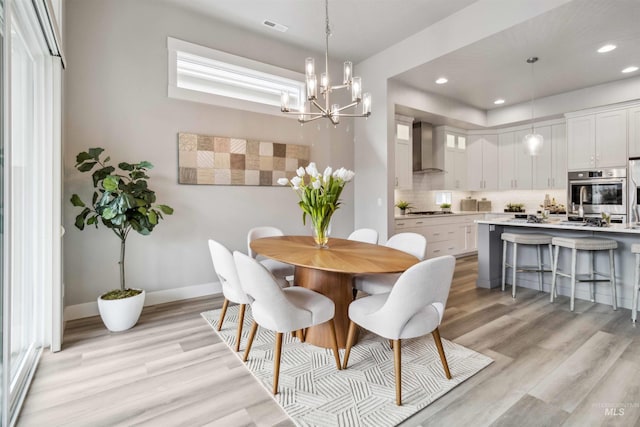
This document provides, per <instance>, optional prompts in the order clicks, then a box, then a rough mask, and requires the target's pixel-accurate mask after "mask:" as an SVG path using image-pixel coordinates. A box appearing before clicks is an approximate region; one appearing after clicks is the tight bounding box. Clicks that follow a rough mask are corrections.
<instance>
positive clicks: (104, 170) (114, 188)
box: [71, 147, 173, 332]
mask: <svg viewBox="0 0 640 427" xmlns="http://www.w3.org/2000/svg"><path fill="white" fill-rule="evenodd" d="M103 152H104V149H103V148H100V147H97V148H90V149H89V150H87V151H83V152H81V153H80V154H78V155H77V156H76V168H77V169H78V170H79V171H80V172H90V171H93V173H92V175H91V178H92V182H93V188H94V191H93V197H92V199H91V204H86V203H84V202H83V201H82V199H81V198H80V196H78V195H77V194H74V195H73V196H71V203H72V204H73V206H76V207H80V208H83V209H82V211H81V212H80V213H79V214H78V216H77V217H76V221H75V226H76V227H77V228H78V229H80V230H84V228H85V225H93V226H95V227H96V228H98V225H99V224H102V225H103V226H104V227H107V228H108V229H110V230H111V231H113V233H114V234H115V235H116V236H117V237H118V239H119V240H120V261H119V262H118V264H119V265H120V288H119V289H114V290H112V291H109V292H107V293H105V294H103V295H100V296H99V297H98V309H99V311H100V316H101V317H102V321H103V322H104V324H105V326H106V327H107V329H109V330H110V331H113V332H117V331H124V330H126V329H130V328H132V327H133V326H134V325H135V324H136V323H137V322H138V318H139V317H140V313H141V312H142V307H143V306H144V296H145V292H144V290H142V289H132V288H127V286H126V283H125V269H124V260H125V247H126V242H127V237H128V236H129V233H130V232H131V230H134V231H136V232H138V233H140V234H142V235H145V236H146V235H148V234H150V233H151V232H152V231H153V229H154V228H155V227H156V225H158V222H159V221H160V220H161V219H163V215H171V214H173V209H172V208H171V207H169V206H167V205H160V204H156V193H155V191H153V190H151V189H149V186H148V183H147V180H148V179H149V176H148V175H147V171H148V170H149V169H151V168H153V165H152V164H151V163H149V162H147V161H142V162H140V163H125V162H122V163H119V164H118V169H119V171H116V168H114V167H113V166H111V165H109V161H110V157H105V158H104V159H102V158H101V156H102V153H103Z"/></svg>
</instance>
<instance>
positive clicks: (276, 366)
mask: <svg viewBox="0 0 640 427" xmlns="http://www.w3.org/2000/svg"><path fill="white" fill-rule="evenodd" d="M281 354H282V332H276V350H275V354H274V359H273V394H274V395H275V394H278V380H279V379H280V355H281Z"/></svg>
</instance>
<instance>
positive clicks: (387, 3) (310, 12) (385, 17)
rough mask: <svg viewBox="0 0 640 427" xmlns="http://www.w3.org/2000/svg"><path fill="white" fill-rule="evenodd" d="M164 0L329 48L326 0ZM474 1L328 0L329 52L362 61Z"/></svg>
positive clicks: (299, 43)
mask: <svg viewBox="0 0 640 427" xmlns="http://www.w3.org/2000/svg"><path fill="white" fill-rule="evenodd" d="M164 1H165V2H168V3H173V4H175V5H177V6H180V7H184V8H186V9H191V10H193V11H195V12H197V13H200V14H203V15H208V16H210V17H211V18H214V19H216V20H221V21H224V22H228V23H231V24H233V25H235V26H238V27H240V28H243V29H246V30H247V31H251V32H254V33H259V34H264V35H265V36H266V37H271V38H273V39H277V40H280V41H283V42H285V43H289V44H292V45H297V46H301V47H303V48H306V49H311V50H313V51H316V52H324V51H325V2H324V0H164ZM474 1H476V0H329V21H330V26H331V33H332V34H331V37H330V39H329V53H330V56H331V58H333V59H334V60H338V61H339V62H342V61H347V60H350V61H352V62H353V63H354V64H355V63H358V62H360V61H362V60H363V59H365V58H368V57H370V56H371V55H373V54H375V53H377V52H380V51H382V50H384V49H386V48H388V47H389V46H392V45H393V44H395V43H397V42H399V41H401V40H404V39H406V38H407V37H409V36H410V35H413V34H415V33H417V32H418V31H420V30H422V29H424V28H426V27H428V26H430V25H431V24H434V23H435V22H438V21H440V20H442V19H444V18H446V17H447V16H449V15H451V14H452V13H455V12H456V11H458V10H460V9H463V8H465V7H466V6H468V5H470V4H471V3H473V2H474ZM518 1H519V0H518ZM265 19H267V20H270V21H272V22H276V23H278V24H282V25H285V26H287V27H289V29H288V31H287V32H285V33H281V32H278V31H275V30H273V29H271V28H269V27H267V26H265V25H263V24H262V22H263V21H264V20H265ZM300 61H301V64H302V62H303V61H304V58H302V59H301V60H300ZM301 66H303V65H301Z"/></svg>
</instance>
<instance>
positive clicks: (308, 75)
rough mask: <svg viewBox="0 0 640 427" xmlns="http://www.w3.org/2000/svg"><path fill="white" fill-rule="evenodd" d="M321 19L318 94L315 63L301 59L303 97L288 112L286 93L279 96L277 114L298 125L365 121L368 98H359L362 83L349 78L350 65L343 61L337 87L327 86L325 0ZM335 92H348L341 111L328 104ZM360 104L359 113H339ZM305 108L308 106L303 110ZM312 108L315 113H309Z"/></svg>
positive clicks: (329, 33) (310, 59)
mask: <svg viewBox="0 0 640 427" xmlns="http://www.w3.org/2000/svg"><path fill="white" fill-rule="evenodd" d="M325 16H326V20H325V22H326V30H325V32H326V35H325V40H326V50H325V55H324V66H325V68H324V69H325V71H324V73H322V74H321V75H320V90H319V91H318V79H317V76H316V71H315V61H314V59H313V58H307V59H305V67H304V69H305V81H306V97H307V101H309V102H308V103H307V102H304V103H303V104H302V105H301V107H300V110H299V111H291V109H290V106H289V93H288V92H282V93H281V96H280V111H282V112H283V113H287V114H297V115H298V121H299V122H300V123H301V124H304V123H307V122H310V121H313V120H317V119H320V118H322V117H326V118H328V119H329V120H331V123H333V124H334V125H337V124H338V123H340V117H369V116H370V115H371V94H370V93H365V94H364V95H363V94H362V79H361V78H360V77H353V64H352V63H351V62H350V61H346V62H345V63H344V67H343V79H342V84H341V85H335V86H331V79H330V78H329V36H330V35H331V27H330V26H329V0H325ZM338 89H346V90H347V91H351V103H350V104H348V105H345V106H343V107H341V106H340V105H339V104H332V103H331V99H330V97H331V92H332V91H334V90H338ZM318 92H320V95H322V97H323V98H324V106H323V105H321V103H319V102H318V101H319V99H318ZM360 104H362V113H343V111H344V110H347V109H350V108H352V107H357V106H358V105H360ZM307 105H308V106H309V107H308V108H307ZM311 106H314V107H315V108H316V109H317V110H318V111H311Z"/></svg>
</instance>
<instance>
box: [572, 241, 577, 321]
mask: <svg viewBox="0 0 640 427" xmlns="http://www.w3.org/2000/svg"><path fill="white" fill-rule="evenodd" d="M577 257H578V251H577V250H575V249H571V304H570V306H571V311H573V307H574V302H575V298H576V259H577Z"/></svg>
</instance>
